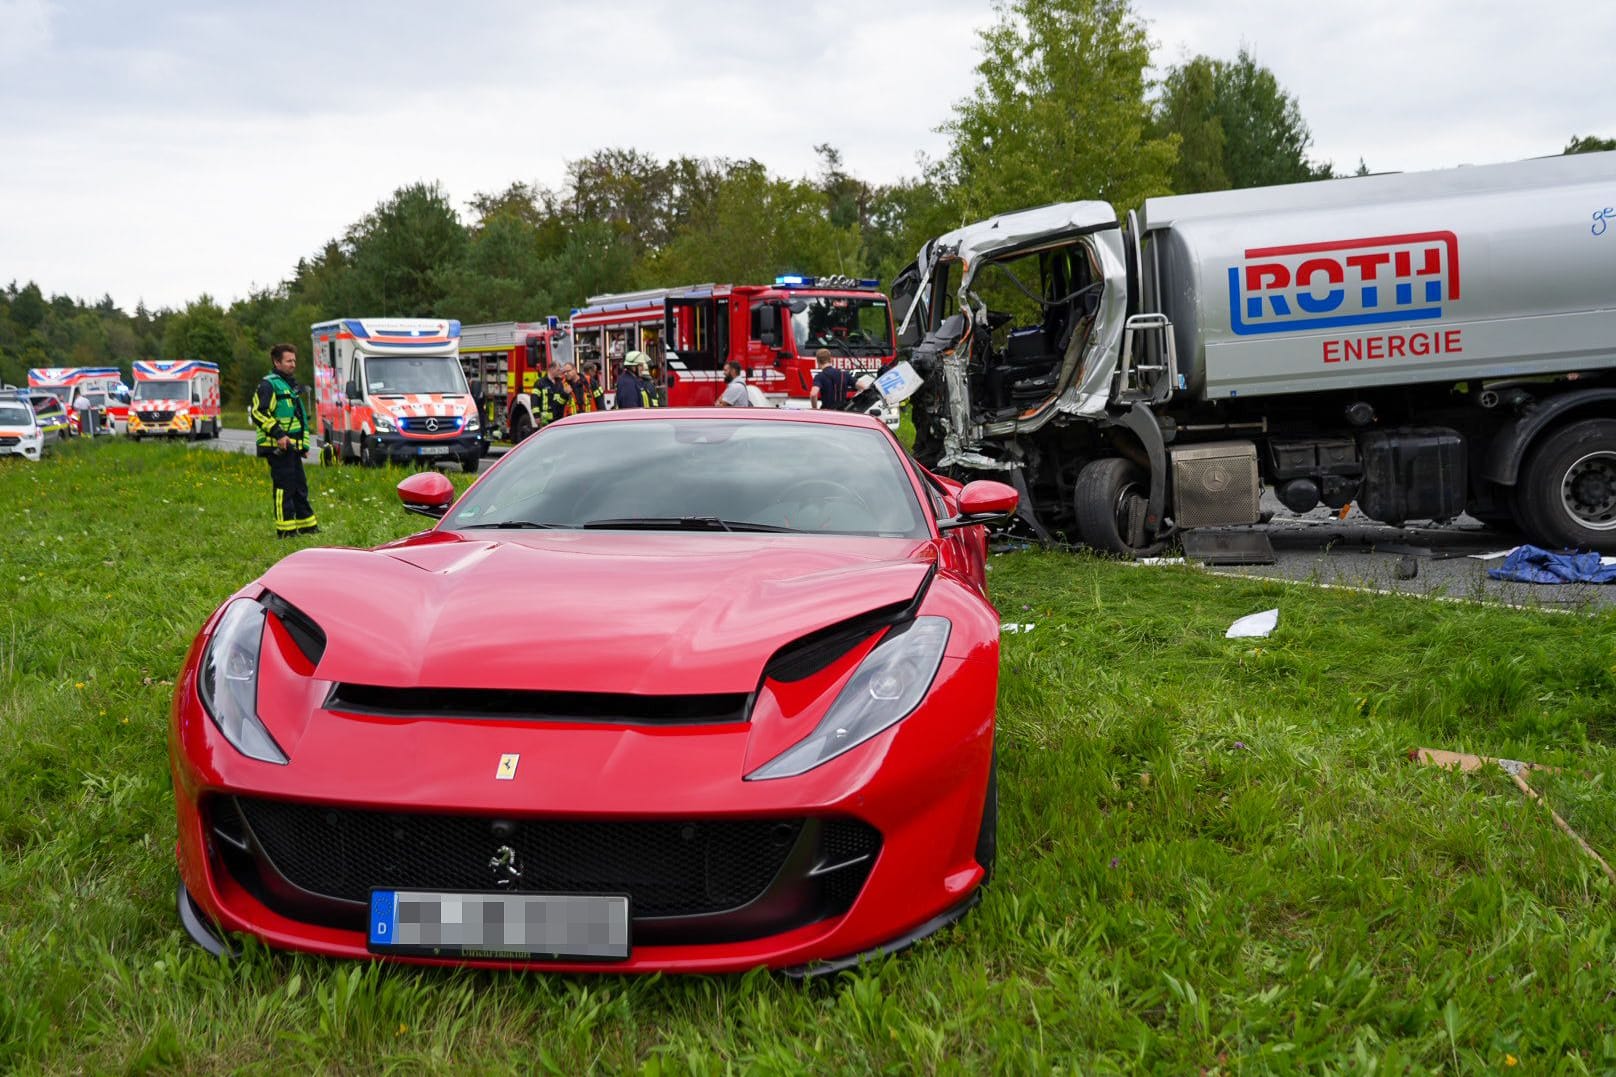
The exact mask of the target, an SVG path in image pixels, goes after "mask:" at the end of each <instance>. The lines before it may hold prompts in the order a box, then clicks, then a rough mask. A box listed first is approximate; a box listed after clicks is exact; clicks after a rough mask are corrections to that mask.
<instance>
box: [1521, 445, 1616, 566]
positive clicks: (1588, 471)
mask: <svg viewBox="0 0 1616 1077" xmlns="http://www.w3.org/2000/svg"><path fill="white" fill-rule="evenodd" d="M1516 497H1517V498H1518V499H1519V500H1518V505H1519V507H1520V515H1521V524H1522V526H1523V527H1524V529H1525V530H1526V533H1527V534H1528V535H1529V536H1530V537H1531V538H1532V539H1533V540H1535V541H1536V542H1537V543H1538V544H1539V545H1542V546H1546V547H1548V548H1550V549H1559V548H1575V549H1579V550H1598V551H1599V552H1600V553H1616V419H1584V420H1582V421H1581V422H1575V423H1572V424H1570V425H1569V426H1566V427H1564V428H1563V429H1560V430H1556V431H1555V432H1554V433H1552V434H1550V435H1549V436H1548V437H1547V438H1545V439H1544V441H1543V443H1542V444H1541V445H1539V446H1538V447H1537V448H1536V449H1534V450H1532V455H1531V456H1530V457H1529V458H1528V459H1527V461H1526V467H1525V469H1524V470H1523V472H1522V474H1521V484H1520V486H1519V487H1517V491H1516Z"/></svg>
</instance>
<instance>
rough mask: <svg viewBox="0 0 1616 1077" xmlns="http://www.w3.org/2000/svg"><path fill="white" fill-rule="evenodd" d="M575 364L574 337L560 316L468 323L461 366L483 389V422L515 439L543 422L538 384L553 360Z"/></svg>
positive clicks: (462, 340)
mask: <svg viewBox="0 0 1616 1077" xmlns="http://www.w3.org/2000/svg"><path fill="white" fill-rule="evenodd" d="M570 362H572V336H571V334H570V333H569V331H568V329H567V327H566V326H564V325H562V324H561V322H560V320H559V319H557V318H554V317H552V318H549V319H547V320H546V321H543V322H488V323H486V324H483V325H467V326H462V327H461V330H460V365H461V366H462V367H463V368H464V369H465V372H466V380H467V381H468V382H469V383H470V384H471V385H472V386H473V388H474V391H475V390H476V389H478V388H480V389H481V395H482V397H483V402H482V408H483V421H484V422H486V423H488V424H490V425H491V426H493V427H498V428H500V430H501V432H502V433H503V434H504V436H506V437H507V438H509V439H510V440H511V441H512V442H517V441H521V440H522V439H523V438H525V437H527V436H528V435H529V434H531V433H533V431H535V430H537V429H538V428H539V426H540V422H539V419H540V411H539V405H538V402H537V401H536V400H535V398H534V394H533V388H534V386H535V384H536V383H537V382H538V380H539V378H540V377H542V376H543V375H544V374H545V372H546V371H548V370H549V369H550V367H551V365H552V364H554V365H556V366H561V365H563V364H565V363H570Z"/></svg>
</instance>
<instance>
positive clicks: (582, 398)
mask: <svg viewBox="0 0 1616 1077" xmlns="http://www.w3.org/2000/svg"><path fill="white" fill-rule="evenodd" d="M578 410H579V411H583V412H591V411H605V410H606V394H605V393H603V392H601V390H600V386H599V385H597V384H595V381H594V379H592V378H585V379H584V380H583V381H581V382H580V383H579V388H578Z"/></svg>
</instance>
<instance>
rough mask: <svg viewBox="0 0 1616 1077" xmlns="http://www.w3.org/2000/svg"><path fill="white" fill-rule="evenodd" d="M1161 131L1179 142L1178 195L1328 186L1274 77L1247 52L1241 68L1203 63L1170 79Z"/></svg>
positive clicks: (1158, 118)
mask: <svg viewBox="0 0 1616 1077" xmlns="http://www.w3.org/2000/svg"><path fill="white" fill-rule="evenodd" d="M1155 127H1156V131H1157V132H1158V133H1159V134H1161V135H1163V136H1166V135H1170V134H1176V135H1178V136H1179V157H1178V164H1177V165H1176V166H1174V169H1173V189H1174V190H1175V191H1178V192H1180V193H1190V192H1194V191H1218V190H1224V189H1227V188H1230V187H1265V186H1269V185H1271V184H1277V183H1303V182H1306V181H1308V180H1313V179H1327V178H1329V177H1330V176H1331V175H1332V174H1333V169H1332V168H1331V166H1330V165H1329V164H1327V163H1326V164H1315V163H1313V162H1312V161H1309V160H1308V158H1307V148H1308V147H1309V146H1310V145H1312V143H1313V135H1312V133H1311V132H1310V131H1309V130H1308V127H1307V124H1306V122H1304V121H1303V119H1302V112H1301V109H1300V107H1298V105H1297V104H1296V100H1295V99H1294V98H1293V97H1291V96H1290V94H1288V93H1286V92H1285V91H1284V90H1283V89H1281V88H1280V85H1279V80H1278V79H1276V78H1275V77H1274V73H1273V72H1272V71H1269V70H1268V69H1267V68H1266V67H1263V66H1261V65H1260V64H1258V63H1257V60H1256V58H1255V57H1254V56H1252V54H1251V53H1250V52H1248V51H1246V50H1245V49H1241V50H1240V54H1239V56H1238V57H1237V58H1236V59H1234V60H1232V61H1231V60H1214V59H1212V58H1211V57H1209V56H1197V57H1195V58H1194V59H1193V60H1190V61H1189V62H1188V63H1185V64H1181V65H1179V66H1178V67H1174V68H1172V69H1171V70H1169V71H1168V73H1167V77H1166V78H1165V79H1164V80H1163V82H1162V95H1161V99H1160V100H1159V101H1158V102H1157V105H1156V109H1155Z"/></svg>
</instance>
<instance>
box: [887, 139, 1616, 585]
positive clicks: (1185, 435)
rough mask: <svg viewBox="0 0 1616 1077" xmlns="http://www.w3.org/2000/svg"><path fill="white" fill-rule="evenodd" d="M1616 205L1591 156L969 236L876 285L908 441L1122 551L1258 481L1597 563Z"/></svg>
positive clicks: (1221, 515) (1615, 310)
mask: <svg viewBox="0 0 1616 1077" xmlns="http://www.w3.org/2000/svg"><path fill="white" fill-rule="evenodd" d="M1612 207H1616V153H1597V154H1585V155H1576V156H1567V157H1553V158H1545V159H1541V160H1532V161H1522V162H1518V163H1514V164H1504V165H1490V166H1483V167H1465V168H1455V169H1448V170H1445V171H1438V172H1423V173H1410V174H1394V175H1380V176H1365V177H1355V178H1351V179H1339V180H1329V181H1323V182H1317V183H1308V184H1297V185H1292V186H1283V187H1266V188H1256V189H1250V190H1240V191H1223V192H1217V193H1212V194H1199V195H1183V196H1177V197H1170V198H1155V199H1150V200H1148V201H1146V203H1145V205H1144V207H1143V210H1142V211H1140V212H1138V213H1129V214H1128V218H1127V220H1126V221H1119V220H1118V219H1117V216H1116V214H1115V213H1114V211H1113V210H1112V208H1111V207H1110V206H1109V205H1108V204H1106V203H1104V202H1070V203H1065V204H1061V205H1054V206H1046V207H1043V208H1040V209H1033V210H1027V211H1025V212H1021V213H1012V214H1006V215H1003V216H1000V217H995V218H993V219H992V220H988V221H983V222H981V223H979V224H973V225H969V226H967V227H965V228H961V229H959V230H957V231H954V232H950V233H949V234H947V235H945V236H941V237H939V238H937V239H935V240H933V241H931V242H930V243H928V244H926V246H925V247H924V248H922V250H921V252H920V256H919V258H918V260H917V261H916V262H915V264H914V265H912V266H910V267H909V269H907V270H906V271H905V272H904V273H903V274H901V275H900V276H899V278H898V280H897V281H895V282H894V286H893V293H894V299H895V309H896V310H897V312H898V313H899V315H900V316H904V323H903V325H902V326H901V332H902V333H903V335H904V338H905V341H906V342H907V343H908V344H909V345H910V346H911V348H912V350H911V352H910V362H911V364H912V366H913V367H914V372H915V374H917V375H918V378H911V379H909V382H910V384H909V385H908V387H907V389H905V390H904V391H905V392H910V393H913V395H912V397H911V400H912V402H913V407H914V421H915V427H916V443H915V453H916V456H917V457H918V458H919V459H921V460H922V461H923V462H925V463H927V464H928V465H930V466H934V467H937V468H941V469H943V470H946V471H952V472H955V473H959V474H969V475H971V476H972V477H980V476H994V477H998V478H1001V479H1003V480H1005V481H1009V482H1012V483H1015V484H1016V485H1018V486H1020V487H1021V488H1022V490H1023V502H1024V503H1025V504H1026V505H1027V508H1028V510H1029V511H1028V512H1027V513H1026V514H1025V515H1026V516H1027V518H1028V520H1029V522H1030V523H1032V524H1033V526H1034V527H1035V528H1037V529H1038V530H1039V531H1040V533H1044V534H1047V533H1049V532H1050V531H1057V530H1059V531H1064V532H1066V533H1068V534H1074V533H1075V535H1076V536H1078V537H1080V538H1081V539H1082V540H1083V542H1085V543H1086V544H1088V545H1090V546H1093V547H1096V548H1099V549H1103V550H1110V551H1113V552H1117V553H1122V554H1125V555H1141V554H1146V553H1149V552H1153V551H1155V550H1157V549H1159V548H1160V547H1161V545H1162V544H1163V543H1164V542H1165V541H1166V540H1167V539H1169V538H1170V537H1171V536H1172V535H1173V534H1174V533H1175V532H1177V531H1183V530H1187V529H1192V528H1200V527H1210V526H1220V525H1229V524H1251V523H1255V522H1258V520H1259V518H1260V514H1259V509H1258V498H1259V493H1260V490H1261V488H1262V486H1263V485H1265V484H1266V485H1267V486H1269V487H1271V488H1272V489H1273V491H1274V492H1275V494H1276V495H1277V496H1278V497H1279V499H1280V500H1281V501H1282V502H1283V503H1284V504H1285V505H1286V506H1288V507H1289V508H1291V509H1293V510H1295V511H1298V512H1301V511H1306V510H1308V509H1310V508H1313V507H1315V506H1317V505H1319V504H1324V505H1329V506H1331V507H1335V508H1340V507H1344V506H1346V505H1348V504H1350V503H1354V502H1356V503H1357V505H1358V506H1359V507H1360V508H1361V509H1362V510H1363V511H1364V512H1365V513H1366V514H1367V515H1368V516H1370V517H1371V518H1373V519H1376V520H1380V521H1383V522H1386V523H1391V524H1402V523H1404V522H1407V521H1411V520H1445V519H1448V518H1451V517H1454V516H1457V515H1458V514H1459V513H1461V512H1465V511H1468V512H1469V513H1471V514H1472V515H1474V516H1477V517H1479V518H1481V519H1483V520H1492V521H1508V520H1510V519H1513V520H1514V521H1515V522H1516V523H1518V524H1519V526H1520V527H1521V528H1522V529H1523V530H1524V531H1525V532H1526V533H1527V534H1528V535H1529V536H1530V537H1532V538H1533V539H1534V540H1535V541H1536V542H1538V543H1539V544H1540V545H1545V546H1550V547H1579V548H1583V549H1588V548H1592V549H1598V550H1603V551H1606V552H1616V209H1613V208H1612ZM917 384H918V388H916V385H917Z"/></svg>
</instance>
